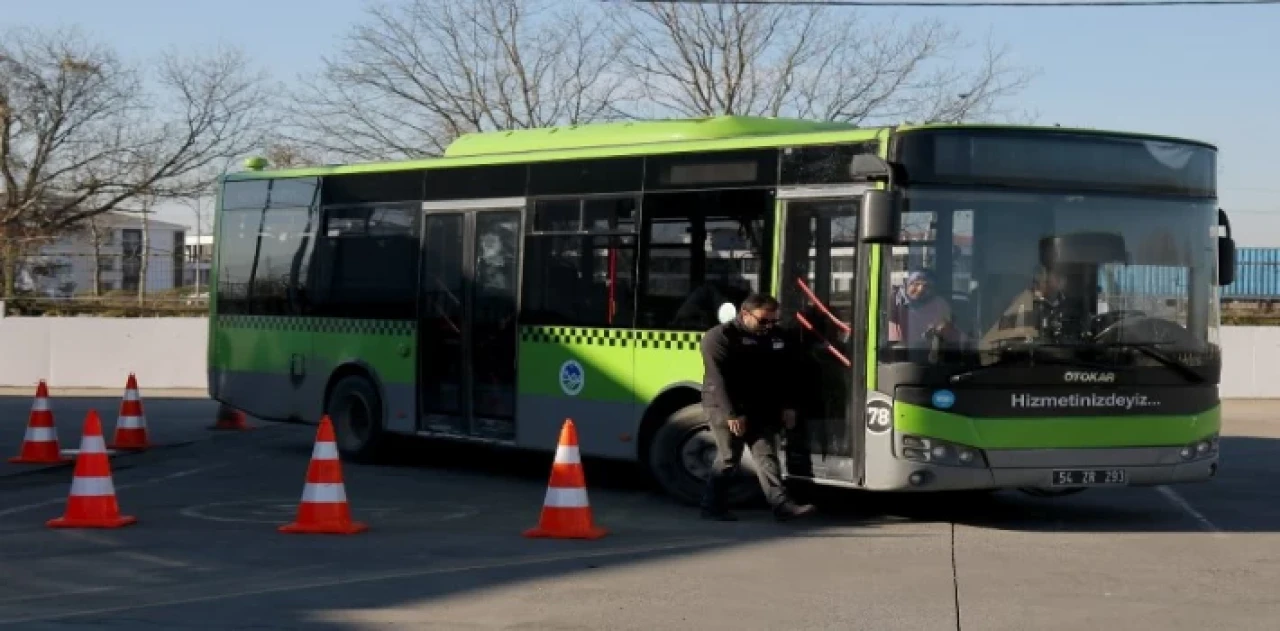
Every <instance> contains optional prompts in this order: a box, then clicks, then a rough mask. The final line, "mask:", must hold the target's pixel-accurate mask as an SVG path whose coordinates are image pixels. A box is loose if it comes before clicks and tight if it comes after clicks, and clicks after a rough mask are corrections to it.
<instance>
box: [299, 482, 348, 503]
mask: <svg viewBox="0 0 1280 631" xmlns="http://www.w3.org/2000/svg"><path fill="white" fill-rule="evenodd" d="M302 501H303V502H312V503H327V504H337V503H340V502H345V501H347V491H346V489H345V488H343V485H342V484H341V483H337V484H320V483H316V482H308V483H307V485H306V486H304V487H302Z"/></svg>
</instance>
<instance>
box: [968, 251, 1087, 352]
mask: <svg viewBox="0 0 1280 631" xmlns="http://www.w3.org/2000/svg"><path fill="white" fill-rule="evenodd" d="M1070 293H1071V292H1069V291H1068V283H1067V279H1066V277H1065V275H1064V274H1063V273H1062V271H1061V270H1059V269H1056V268H1049V267H1046V266H1044V265H1038V266H1037V267H1036V271H1035V275H1034V276H1033V278H1032V281H1031V284H1030V286H1029V287H1027V288H1026V289H1024V290H1023V291H1022V292H1021V293H1019V294H1018V295H1017V296H1015V297H1014V299H1013V301H1012V302H1010V303H1009V306H1008V307H1007V308H1006V309H1005V310H1004V313H1003V314H1001V315H1000V318H999V319H998V320H996V323H995V325H993V326H992V327H991V329H990V330H989V331H987V333H986V335H984V336H983V345H984V346H989V345H990V344H992V343H995V342H998V341H1002V340H1032V339H1045V338H1046V337H1058V336H1059V335H1060V334H1063V333H1070V332H1071V331H1073V330H1075V329H1076V328H1078V326H1077V325H1079V324H1080V322H1081V321H1082V320H1081V314H1080V313H1078V312H1079V309H1077V308H1076V307H1078V306H1079V301H1075V300H1071V299H1070V296H1069V294H1070Z"/></svg>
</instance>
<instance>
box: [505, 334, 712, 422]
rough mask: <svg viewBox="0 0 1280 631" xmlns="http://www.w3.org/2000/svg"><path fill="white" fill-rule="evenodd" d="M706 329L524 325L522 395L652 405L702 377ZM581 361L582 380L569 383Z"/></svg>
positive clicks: (698, 381)
mask: <svg viewBox="0 0 1280 631" xmlns="http://www.w3.org/2000/svg"><path fill="white" fill-rule="evenodd" d="M701 340H702V334H701V333H691V332H679V331H644V330H631V329H591V328H582V327H545V326H531V327H524V328H523V329H522V330H521V333H520V351H519V352H520V360H519V368H518V370H517V372H516V374H517V375H518V376H517V380H518V381H517V383H518V387H517V390H518V391H519V392H520V394H532V395H544V396H552V397H575V398H579V399H585V400H590V401H607V402H613V403H627V404H632V403H641V404H647V403H649V402H650V401H652V400H653V399H654V398H655V397H657V396H658V394H660V393H661V392H662V390H664V389H666V387H667V386H669V385H671V384H673V383H679V382H682V381H684V382H688V381H692V382H694V383H700V382H701V381H702V359H701V354H700V352H699V350H698V348H699V343H700V342H701ZM570 361H572V362H577V364H578V366H579V367H580V369H581V372H582V377H583V379H582V383H581V384H580V385H579V384H577V383H571V382H565V381H564V380H562V374H563V373H566V372H571V371H566V370H565V366H566V363H567V362H570Z"/></svg>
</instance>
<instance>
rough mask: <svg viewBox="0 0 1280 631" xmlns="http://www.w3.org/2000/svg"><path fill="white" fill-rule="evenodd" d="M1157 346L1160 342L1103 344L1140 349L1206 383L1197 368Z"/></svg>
mask: <svg viewBox="0 0 1280 631" xmlns="http://www.w3.org/2000/svg"><path fill="white" fill-rule="evenodd" d="M1157 346H1159V343H1158V342H1142V343H1139V342H1116V343H1113V344H1103V345H1102V347H1103V348H1127V349H1131V350H1135V351H1138V352H1139V353H1142V354H1143V355H1146V356H1147V357H1150V358H1151V359H1154V360H1156V361H1158V362H1160V363H1161V364H1164V365H1165V366H1168V367H1169V368H1172V369H1173V370H1174V371H1176V372H1177V373H1179V374H1181V375H1182V376H1184V377H1186V378H1187V379H1189V380H1191V381H1192V382H1193V383H1205V382H1206V381H1208V379H1207V378H1205V376H1204V375H1202V374H1200V373H1199V372H1196V369H1195V368H1192V367H1191V366H1189V365H1187V363H1186V362H1184V361H1182V360H1180V359H1178V358H1176V357H1173V356H1172V355H1169V354H1168V353H1166V352H1164V351H1162V350H1159V349H1158V348H1156V347H1157Z"/></svg>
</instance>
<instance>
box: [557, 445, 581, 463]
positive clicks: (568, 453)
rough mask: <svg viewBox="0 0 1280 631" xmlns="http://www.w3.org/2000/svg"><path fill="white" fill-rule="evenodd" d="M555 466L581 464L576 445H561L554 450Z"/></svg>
mask: <svg viewBox="0 0 1280 631" xmlns="http://www.w3.org/2000/svg"><path fill="white" fill-rule="evenodd" d="M555 462H556V464H582V455H581V454H580V453H579V452H578V446H577V445H561V446H559V447H557V448H556V460H555Z"/></svg>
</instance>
